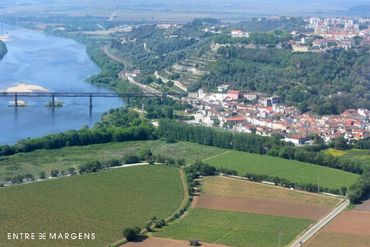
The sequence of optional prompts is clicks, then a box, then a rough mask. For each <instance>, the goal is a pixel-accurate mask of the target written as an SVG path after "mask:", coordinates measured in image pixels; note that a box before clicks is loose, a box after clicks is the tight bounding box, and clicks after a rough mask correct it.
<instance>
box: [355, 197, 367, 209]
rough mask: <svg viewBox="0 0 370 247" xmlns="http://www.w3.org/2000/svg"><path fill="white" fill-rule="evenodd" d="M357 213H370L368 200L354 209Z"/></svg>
mask: <svg viewBox="0 0 370 247" xmlns="http://www.w3.org/2000/svg"><path fill="white" fill-rule="evenodd" d="M355 210H357V211H366V212H370V198H369V199H367V200H366V201H364V202H363V203H361V204H359V205H357V206H356V207H355Z"/></svg>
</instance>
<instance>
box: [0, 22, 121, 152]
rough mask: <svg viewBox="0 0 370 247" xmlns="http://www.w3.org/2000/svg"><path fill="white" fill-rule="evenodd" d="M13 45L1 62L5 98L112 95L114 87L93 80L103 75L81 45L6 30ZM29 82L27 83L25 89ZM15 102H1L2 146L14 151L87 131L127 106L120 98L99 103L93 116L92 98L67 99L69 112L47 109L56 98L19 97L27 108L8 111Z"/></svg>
mask: <svg viewBox="0 0 370 247" xmlns="http://www.w3.org/2000/svg"><path fill="white" fill-rule="evenodd" d="M3 32H6V33H7V34H8V35H9V36H10V37H11V38H12V40H11V41H10V42H8V43H7V44H6V45H7V50H9V51H8V52H7V54H6V56H4V58H3V59H2V60H1V62H0V90H3V92H5V91H8V92H20V91H22V92H34V91H37V92H44V91H50V92H66V91H69V92H76V91H77V92H107V93H108V92H109V93H111V92H112V90H111V89H109V88H108V87H106V86H104V87H102V84H101V85H99V86H96V85H93V84H92V83H89V82H88V81H87V79H88V78H90V77H91V76H94V75H96V74H99V73H100V72H101V70H100V68H99V66H98V65H97V64H96V63H94V61H92V60H91V59H90V57H89V56H88V54H87V53H86V47H85V46H84V45H83V44H81V43H77V42H76V41H75V40H72V39H67V38H60V37H56V36H51V35H46V34H45V33H43V32H41V31H34V30H28V29H24V28H20V27H15V26H9V25H6V24H3ZM25 82H26V83H25ZM10 100H14V99H13V98H5V97H4V98H0V115H1V118H2V133H3V134H2V135H1V136H0V144H8V145H12V144H15V143H17V142H18V141H20V140H22V139H26V138H28V137H31V138H35V137H42V136H46V135H49V134H55V133H60V132H64V131H68V130H71V129H80V128H82V127H83V126H89V127H92V126H94V125H95V123H96V122H98V121H99V120H100V119H101V116H102V114H103V113H105V112H107V111H108V110H109V109H111V108H118V107H121V106H123V105H124V101H123V100H122V99H120V98H96V99H95V98H94V101H93V109H92V114H91V116H90V111H89V102H88V100H87V99H86V98H62V99H60V100H63V107H58V108H55V109H51V108H50V107H45V105H46V104H48V101H49V100H51V99H50V98H30V97H18V102H20V101H21V100H23V101H25V102H27V106H29V107H25V108H24V107H22V108H18V109H15V107H8V105H9V101H10Z"/></svg>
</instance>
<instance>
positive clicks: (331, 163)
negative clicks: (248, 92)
mask: <svg viewBox="0 0 370 247" xmlns="http://www.w3.org/2000/svg"><path fill="white" fill-rule="evenodd" d="M158 135H159V136H160V137H164V138H169V139H174V140H179V141H187V142H193V143H198V144H202V145H207V146H216V147H220V148H225V149H235V150H238V151H243V152H248V153H256V154H262V155H270V156H275V157H280V158H284V159H293V160H298V161H302V162H308V163H313V164H318V165H322V166H328V167H332V168H336V169H340V170H344V171H348V172H352V173H356V174H362V173H363V171H364V168H365V167H366V166H367V164H366V162H365V161H362V160H357V159H351V158H343V157H333V156H331V155H328V154H325V153H323V152H320V151H321V148H322V147H321V146H320V145H318V148H317V150H316V149H315V147H314V146H310V147H296V146H294V145H293V144H290V143H285V142H282V141H281V140H280V139H279V138H278V137H263V136H259V135H256V134H244V133H233V132H230V131H224V130H220V129H215V128H209V127H203V126H193V125H189V124H186V123H181V122H176V121H173V120H161V121H160V125H159V128H158Z"/></svg>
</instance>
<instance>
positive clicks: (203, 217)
mask: <svg viewBox="0 0 370 247" xmlns="http://www.w3.org/2000/svg"><path fill="white" fill-rule="evenodd" d="M200 182H201V192H200V195H199V196H196V197H194V202H193V205H192V206H193V207H192V209H191V210H190V211H189V212H188V214H187V215H186V216H185V217H184V218H182V219H180V220H179V221H176V222H173V223H172V224H170V225H169V226H168V227H165V228H164V229H163V230H161V231H159V232H157V233H155V236H159V237H167V238H171V239H182V240H189V239H199V240H201V242H206V243H215V244H224V245H229V246H257V247H258V246H260V247H262V246H263V247H264V246H266V247H267V246H278V245H279V242H280V244H281V246H285V245H288V244H289V243H290V242H291V241H293V240H294V239H295V238H296V237H297V236H298V235H299V234H301V233H302V232H303V231H304V230H305V229H307V228H308V227H309V226H310V225H311V224H313V223H314V222H315V221H317V220H319V219H320V218H322V217H324V216H325V215H326V214H327V213H329V212H330V211H331V210H332V209H333V208H334V207H335V206H337V205H338V204H339V203H340V202H341V201H342V199H339V198H333V197H328V196H325V195H317V194H312V193H307V192H301V191H292V190H289V189H285V188H281V187H277V186H270V185H265V184H259V183H253V182H249V181H245V180H240V179H235V178H228V177H221V176H214V177H206V178H204V179H202V180H200Z"/></svg>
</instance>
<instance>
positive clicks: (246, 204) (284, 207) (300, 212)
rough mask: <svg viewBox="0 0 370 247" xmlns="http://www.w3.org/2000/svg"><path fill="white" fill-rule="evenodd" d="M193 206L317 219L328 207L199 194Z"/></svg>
mask: <svg viewBox="0 0 370 247" xmlns="http://www.w3.org/2000/svg"><path fill="white" fill-rule="evenodd" d="M193 206H194V207H197V208H209V209H216V210H226V211H236V212H248V213H256V214H265V215H275V216H285V217H293V218H303V219H312V220H318V219H320V218H322V217H323V216H325V215H326V214H328V213H329V211H330V209H328V208H326V207H321V206H316V205H302V204H297V203H290V202H280V201H274V200H267V199H255V198H248V199H243V198H238V197H228V196H215V195H201V196H200V197H195V198H194V204H193Z"/></svg>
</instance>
